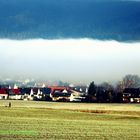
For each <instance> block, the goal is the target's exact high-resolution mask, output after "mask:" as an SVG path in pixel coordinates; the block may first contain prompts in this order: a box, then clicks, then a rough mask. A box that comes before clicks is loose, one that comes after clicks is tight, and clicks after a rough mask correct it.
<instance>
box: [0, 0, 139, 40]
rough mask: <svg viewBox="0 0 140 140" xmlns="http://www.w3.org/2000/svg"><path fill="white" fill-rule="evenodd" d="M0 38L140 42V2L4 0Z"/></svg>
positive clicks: (110, 0)
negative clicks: (91, 39) (93, 39)
mask: <svg viewBox="0 0 140 140" xmlns="http://www.w3.org/2000/svg"><path fill="white" fill-rule="evenodd" d="M0 38H10V39H29V38H44V39H59V38H95V39H102V40H108V39H110V40H118V41H129V40H132V41H139V40H140V2H138V1H121V0H120V1H116V0H104V1H101V0H100V1H99V0H98V1H97V0H59V1H57V0H12V1H11V0H0Z"/></svg>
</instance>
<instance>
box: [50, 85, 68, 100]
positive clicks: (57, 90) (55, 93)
mask: <svg viewBox="0 0 140 140" xmlns="http://www.w3.org/2000/svg"><path fill="white" fill-rule="evenodd" d="M49 88H50V89H51V93H50V97H51V98H52V101H69V100H70V95H71V93H70V89H69V88H68V87H63V86H50V87H49Z"/></svg>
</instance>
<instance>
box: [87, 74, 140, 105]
mask: <svg viewBox="0 0 140 140" xmlns="http://www.w3.org/2000/svg"><path fill="white" fill-rule="evenodd" d="M126 88H135V89H136V88H140V77H139V76H138V75H132V74H128V75H126V76H125V77H124V78H123V79H122V80H121V81H119V82H118V83H117V84H116V85H112V84H109V83H107V82H104V83H102V84H100V85H96V84H95V83H94V81H92V82H91V83H90V85H89V88H88V96H87V101H88V102H99V103H100V102H103V103H106V102H109V103H111V102H117V103H120V102H123V100H122V96H123V91H124V90H125V89H126Z"/></svg>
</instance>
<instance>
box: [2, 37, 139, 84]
mask: <svg viewBox="0 0 140 140" xmlns="http://www.w3.org/2000/svg"><path fill="white" fill-rule="evenodd" d="M139 46H140V43H139V42H138V43H120V42H116V41H99V40H92V39H66V40H63V39H62V40H61V39H59V40H43V39H36V40H22V41H17V40H7V39H1V40H0V50H1V51H0V65H1V68H0V73H1V78H14V79H18V78H21V77H23V78H37V79H43V80H64V81H71V82H80V81H81V82H90V81H91V80H95V81H96V82H101V81H116V80H119V79H121V78H122V77H123V76H124V75H125V74H128V73H131V74H138V75H140V65H139V64H140V55H139V52H140V47H139Z"/></svg>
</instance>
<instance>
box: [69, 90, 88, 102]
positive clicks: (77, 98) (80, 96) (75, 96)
mask: <svg viewBox="0 0 140 140" xmlns="http://www.w3.org/2000/svg"><path fill="white" fill-rule="evenodd" d="M85 99H86V96H85V93H81V92H78V91H75V90H71V96H70V102H82V101H84V100H85Z"/></svg>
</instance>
